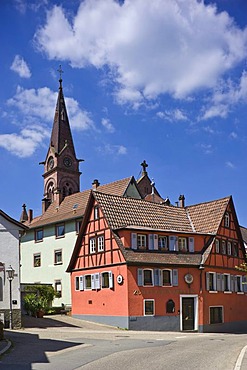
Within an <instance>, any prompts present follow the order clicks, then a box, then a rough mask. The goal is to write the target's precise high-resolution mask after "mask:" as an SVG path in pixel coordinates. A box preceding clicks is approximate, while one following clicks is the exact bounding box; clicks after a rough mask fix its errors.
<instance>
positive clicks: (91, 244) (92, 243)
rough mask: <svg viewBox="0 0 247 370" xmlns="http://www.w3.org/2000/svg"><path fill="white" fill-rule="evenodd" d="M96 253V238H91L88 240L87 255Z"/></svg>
mask: <svg viewBox="0 0 247 370" xmlns="http://www.w3.org/2000/svg"><path fill="white" fill-rule="evenodd" d="M95 253H96V237H95V236H94V237H92V238H90V239H89V254H95Z"/></svg>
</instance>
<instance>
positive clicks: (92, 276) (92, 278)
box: [91, 274, 96, 290]
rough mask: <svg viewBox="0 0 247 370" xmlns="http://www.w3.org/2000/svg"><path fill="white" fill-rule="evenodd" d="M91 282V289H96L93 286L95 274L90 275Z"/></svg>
mask: <svg viewBox="0 0 247 370" xmlns="http://www.w3.org/2000/svg"><path fill="white" fill-rule="evenodd" d="M91 284H92V290H94V289H96V288H95V275H94V274H93V275H91Z"/></svg>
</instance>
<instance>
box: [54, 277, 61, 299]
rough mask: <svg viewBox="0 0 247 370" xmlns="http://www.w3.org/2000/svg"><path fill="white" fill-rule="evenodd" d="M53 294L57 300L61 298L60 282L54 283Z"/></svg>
mask: <svg viewBox="0 0 247 370" xmlns="http://www.w3.org/2000/svg"><path fill="white" fill-rule="evenodd" d="M55 292H56V293H57V298H61V297H62V283H61V280H56V281H55Z"/></svg>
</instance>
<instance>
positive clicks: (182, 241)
mask: <svg viewBox="0 0 247 370" xmlns="http://www.w3.org/2000/svg"><path fill="white" fill-rule="evenodd" d="M178 249H179V250H180V251H187V238H182V237H179V238H178Z"/></svg>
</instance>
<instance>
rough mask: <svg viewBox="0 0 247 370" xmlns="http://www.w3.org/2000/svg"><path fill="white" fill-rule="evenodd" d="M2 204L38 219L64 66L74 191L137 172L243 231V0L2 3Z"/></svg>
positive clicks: (246, 143)
mask: <svg viewBox="0 0 247 370" xmlns="http://www.w3.org/2000/svg"><path fill="white" fill-rule="evenodd" d="M0 11H1V23H0V35H1V38H0V40H1V49H2V52H1V57H0V72H1V89H0V115H1V123H0V158H1V161H0V173H1V193H0V208H1V209H2V210H3V211H5V212H6V213H8V214H9V215H10V216H12V217H14V218H16V219H19V216H20V213H21V206H22V204H23V203H26V204H27V208H32V209H33V210H34V215H38V214H40V213H41V199H42V197H43V178H42V174H43V166H42V165H39V162H41V161H43V160H44V159H45V156H46V153H47V148H48V145H49V137H50V132H51V127H52V123H53V115H54V110H55V102H56V98H57V91H58V85H59V83H58V79H59V74H58V72H57V70H58V68H59V65H60V64H61V65H62V69H63V71H64V73H63V76H62V77H63V88H64V95H65V99H66V104H67V110H68V114H69V117H70V123H71V128H72V134H73V138H74V144H75V148H76V153H77V157H78V158H82V159H84V160H85V162H83V163H81V165H80V169H81V171H82V175H81V190H84V189H87V188H90V187H91V183H92V181H93V180H94V179H96V178H97V179H98V180H99V181H100V183H101V184H103V183H108V182H111V181H115V180H118V179H121V178H125V177H128V176H131V175H134V176H135V177H136V178H138V177H139V175H140V170H141V167H140V163H141V162H142V161H143V160H144V159H145V160H146V161H147V163H148V164H149V167H148V174H149V176H150V178H153V179H154V181H155V183H156V187H157V189H158V190H159V192H160V193H161V195H162V196H163V197H167V196H168V197H169V198H170V200H171V202H172V203H173V204H175V202H176V201H177V199H178V197H179V195H180V194H184V195H185V198H186V204H187V205H188V204H195V203H200V202H204V201H210V200H214V199H218V198H222V197H225V196H228V195H232V196H233V200H234V203H235V207H236V211H237V215H238V219H239V222H240V224H241V225H243V226H247V196H246V181H247V176H246V174H247V160H246V152H247V128H246V127H247V126H246V125H247V121H246V118H247V108H246V106H247V104H246V103H247V64H246V62H247V2H246V0H218V1H209V0H207V1H206V0H205V1H204V2H203V1H196V0H186V1H184V0H152V1H150V0H126V1H119V2H118V1H114V0H100V1H97V0H85V1H79V0H71V1H60V2H58V1H48V0H40V1H35V0H26V1H25V0H2V1H1V3H0Z"/></svg>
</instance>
